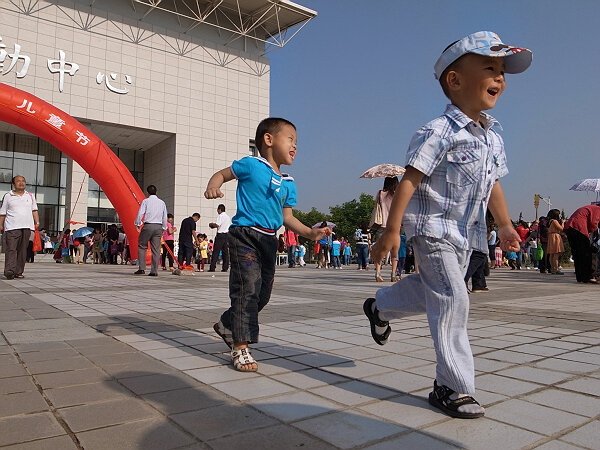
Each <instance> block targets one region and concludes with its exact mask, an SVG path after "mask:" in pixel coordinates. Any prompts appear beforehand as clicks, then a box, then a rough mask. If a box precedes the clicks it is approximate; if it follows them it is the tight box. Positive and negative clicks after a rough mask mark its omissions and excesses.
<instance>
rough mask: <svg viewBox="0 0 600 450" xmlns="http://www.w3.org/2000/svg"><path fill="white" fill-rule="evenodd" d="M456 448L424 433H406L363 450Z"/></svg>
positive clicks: (445, 449) (437, 449) (435, 449)
mask: <svg viewBox="0 0 600 450" xmlns="http://www.w3.org/2000/svg"><path fill="white" fill-rule="evenodd" d="M452 448H457V447H455V446H454V445H452V444H449V443H448V442H445V441H441V440H438V439H435V438H433V437H431V436H429V435H427V434H424V433H417V432H415V433H408V434H403V435H402V436H399V437H397V438H391V439H388V440H385V441H383V442H380V443H379V444H375V445H371V446H369V447H365V450H398V449H424V450H447V449H452Z"/></svg>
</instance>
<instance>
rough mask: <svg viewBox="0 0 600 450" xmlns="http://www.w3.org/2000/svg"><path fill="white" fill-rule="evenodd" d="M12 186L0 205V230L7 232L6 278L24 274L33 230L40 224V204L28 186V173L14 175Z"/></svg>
mask: <svg viewBox="0 0 600 450" xmlns="http://www.w3.org/2000/svg"><path fill="white" fill-rule="evenodd" d="M12 185H13V190H12V191H9V192H7V193H6V194H4V197H3V198H2V206H0V233H4V251H5V253H6V256H5V261H4V275H5V276H6V278H7V279H9V280H12V279H13V278H24V277H23V271H24V270H25V258H26V256H27V245H29V237H30V235H31V231H32V230H34V229H35V227H37V226H38V225H39V224H40V217H39V215H38V206H37V203H36V201H35V198H34V196H33V194H32V193H31V192H27V191H26V190H25V187H26V186H27V182H26V181H25V177H23V176H21V175H17V176H16V177H14V178H13V179H12Z"/></svg>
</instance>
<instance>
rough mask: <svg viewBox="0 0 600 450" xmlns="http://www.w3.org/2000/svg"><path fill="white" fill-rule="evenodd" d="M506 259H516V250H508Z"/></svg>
mask: <svg viewBox="0 0 600 450" xmlns="http://www.w3.org/2000/svg"><path fill="white" fill-rule="evenodd" d="M506 259H517V254H516V252H508V253H507V254H506Z"/></svg>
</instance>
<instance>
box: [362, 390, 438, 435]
mask: <svg viewBox="0 0 600 450" xmlns="http://www.w3.org/2000/svg"><path fill="white" fill-rule="evenodd" d="M359 409H360V410H361V411H365V412H367V413H370V414H373V415H375V416H377V417H381V418H382V419H385V420H387V421H389V422H393V423H397V424H398V425H403V426H405V427H408V428H421V427H423V426H426V425H432V424H434V423H438V422H440V421H445V420H448V417H447V416H446V415H444V414H441V413H440V411H439V410H438V409H435V408H433V407H432V406H431V405H429V402H428V401H427V400H426V399H425V398H419V397H413V396H411V395H402V396H399V397H394V398H390V399H387V400H381V401H379V402H375V403H370V404H368V405H363V406H360V407H359Z"/></svg>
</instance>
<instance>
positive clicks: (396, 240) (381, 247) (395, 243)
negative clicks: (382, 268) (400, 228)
mask: <svg viewBox="0 0 600 450" xmlns="http://www.w3.org/2000/svg"><path fill="white" fill-rule="evenodd" d="M393 247H397V248H400V233H399V232H396V233H393V232H390V231H389V230H387V229H386V230H385V231H384V232H383V234H382V235H381V237H380V238H379V239H377V242H375V245H374V246H373V250H372V251H371V256H372V259H373V261H381V260H382V259H383V258H384V257H385V256H386V255H387V254H388V252H389V251H390V250H391V249H392V248H393ZM392 256H394V255H392ZM396 257H397V255H396Z"/></svg>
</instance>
